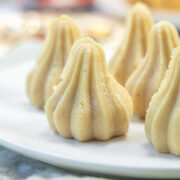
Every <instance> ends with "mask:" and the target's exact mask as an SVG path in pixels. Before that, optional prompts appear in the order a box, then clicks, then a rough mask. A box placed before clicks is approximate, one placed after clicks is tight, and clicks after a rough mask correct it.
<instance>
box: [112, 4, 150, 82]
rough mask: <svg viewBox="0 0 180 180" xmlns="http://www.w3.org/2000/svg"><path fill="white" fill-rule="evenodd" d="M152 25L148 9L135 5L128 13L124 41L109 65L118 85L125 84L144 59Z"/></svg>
mask: <svg viewBox="0 0 180 180" xmlns="http://www.w3.org/2000/svg"><path fill="white" fill-rule="evenodd" d="M152 24H153V22H152V19H151V14H150V12H149V9H148V7H147V6H146V5H144V4H143V3H137V4H136V5H135V6H134V7H133V8H132V10H131V11H130V13H129V16H128V19H127V26H126V33H125V35H124V39H123V41H122V43H121V44H120V46H119V48H118V49H117V51H116V52H115V54H114V56H113V58H112V59H111V61H110V63H109V70H110V72H111V73H112V75H113V76H114V77H115V78H116V80H117V81H118V82H119V83H120V84H122V85H124V84H125V82H126V81H127V78H128V77H129V76H130V75H131V74H132V72H133V71H134V70H135V69H136V68H137V67H138V66H139V64H140V62H141V60H142V58H143V57H144V55H145V53H146V50H147V42H148V35H149V32H150V29H151V27H152Z"/></svg>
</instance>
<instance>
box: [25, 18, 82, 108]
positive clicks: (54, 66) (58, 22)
mask: <svg viewBox="0 0 180 180" xmlns="http://www.w3.org/2000/svg"><path fill="white" fill-rule="evenodd" d="M80 37H82V35H81V31H80V30H79V28H78V26H77V25H76V24H75V23H74V22H73V20H71V19H70V18H69V17H67V16H64V15H63V16H60V17H58V18H56V19H54V20H53V22H52V23H51V25H50V26H49V29H48V33H47V39H46V42H45V45H44V48H43V51H42V52H41V54H40V56H39V57H38V59H37V62H36V65H35V66H34V67H33V69H32V70H31V72H30V73H29V75H28V77H27V94H28V96H29V98H30V100H31V101H32V103H33V104H34V105H35V106H36V107H38V108H43V106H44V103H45V102H46V100H47V98H48V97H49V96H50V95H51V94H52V92H53V89H52V87H53V86H54V85H56V84H57V83H58V82H59V80H60V74H61V71H62V69H63V67H64V65H65V64H66V62H67V57H68V55H69V51H70V49H71V46H72V44H73V43H74V41H75V40H77V39H78V38H80Z"/></svg>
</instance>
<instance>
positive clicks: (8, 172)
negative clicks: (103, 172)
mask: <svg viewBox="0 0 180 180" xmlns="http://www.w3.org/2000/svg"><path fill="white" fill-rule="evenodd" d="M21 179H27V180H46V179H49V180H59V179H62V180H71V179H72V180H76V179H82V180H83V179H84V180H96V179H97V180H102V179H103V180H104V178H100V177H90V176H87V175H83V174H80V173H78V172H71V171H68V170H63V169H60V168H56V167H53V166H50V165H48V164H45V163H42V162H39V161H36V160H32V159H30V158H27V157H25V156H22V155H20V154H17V153H15V152H13V151H10V150H8V149H6V148H3V147H2V146H0V180H21ZM105 179H106V178H105Z"/></svg>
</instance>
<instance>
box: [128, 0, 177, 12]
mask: <svg viewBox="0 0 180 180" xmlns="http://www.w3.org/2000/svg"><path fill="white" fill-rule="evenodd" d="M126 1H128V2H130V3H136V2H143V3H146V4H147V5H149V6H151V7H154V8H162V9H176V10H179V9H180V0H126Z"/></svg>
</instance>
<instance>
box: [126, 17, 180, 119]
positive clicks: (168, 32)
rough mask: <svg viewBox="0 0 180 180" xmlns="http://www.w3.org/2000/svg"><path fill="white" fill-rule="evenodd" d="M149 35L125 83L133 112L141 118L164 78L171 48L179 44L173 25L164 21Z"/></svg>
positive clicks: (155, 26) (153, 28)
mask: <svg viewBox="0 0 180 180" xmlns="http://www.w3.org/2000/svg"><path fill="white" fill-rule="evenodd" d="M149 35H150V38H149V44H148V50H147V53H146V56H145V57H144V59H143V61H142V63H141V64H140V66H139V67H138V68H137V69H136V70H135V71H134V72H133V73H132V75H131V76H130V77H129V79H128V80H127V82H126V85H125V87H126V89H127V90H128V92H129V93H130V95H131V97H132V99H133V102H134V112H135V114H136V115H138V116H139V117H141V118H144V117H145V114H146V109H147V108H148V106H149V102H150V101H151V97H152V96H153V94H154V93H155V92H156V91H157V90H158V88H159V86H160V83H161V81H162V79H163V78H164V75H165V72H166V70H167V68H168V64H169V61H170V56H171V52H172V50H173V49H174V48H175V47H177V46H178V45H179V44H180V42H179V37H178V33H177V31H176V29H175V27H174V26H173V25H172V24H169V23H167V22H164V21H162V22H159V23H157V24H156V25H154V26H153V27H152V30H151V32H150V34H149Z"/></svg>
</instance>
